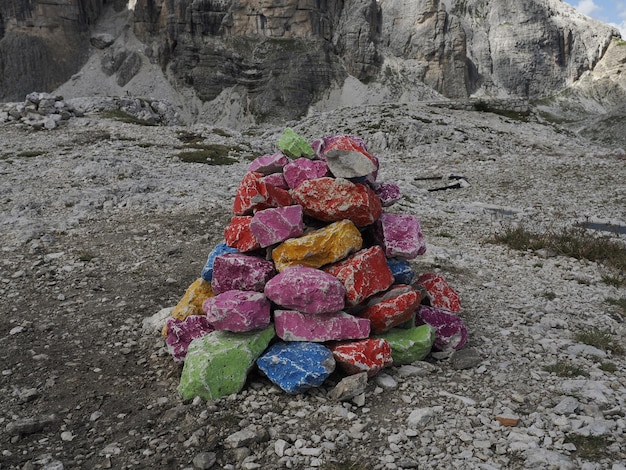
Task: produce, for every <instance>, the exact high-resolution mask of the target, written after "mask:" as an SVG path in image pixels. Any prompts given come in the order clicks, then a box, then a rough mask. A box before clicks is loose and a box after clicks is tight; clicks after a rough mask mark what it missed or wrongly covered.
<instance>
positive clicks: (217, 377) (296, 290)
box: [163, 129, 467, 399]
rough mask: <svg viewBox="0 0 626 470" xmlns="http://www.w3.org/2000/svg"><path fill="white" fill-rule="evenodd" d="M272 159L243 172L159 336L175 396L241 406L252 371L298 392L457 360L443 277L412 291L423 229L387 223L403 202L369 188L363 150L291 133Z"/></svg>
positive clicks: (372, 168) (461, 330)
mask: <svg viewBox="0 0 626 470" xmlns="http://www.w3.org/2000/svg"><path fill="white" fill-rule="evenodd" d="M276 148H277V149H276V150H277V151H276V152H275V153H273V154H271V155H264V156H262V157H259V158H257V159H256V160H255V161H254V162H252V163H251V164H250V165H249V167H248V169H247V172H246V174H245V175H243V177H242V179H241V182H240V184H239V187H238V189H237V191H236V194H235V197H234V202H233V215H232V218H231V221H230V223H229V224H228V225H227V226H226V227H225V228H224V241H223V242H222V243H219V244H217V246H215V248H214V249H213V250H212V251H211V252H210V253H209V255H208V259H207V261H206V264H205V265H204V267H203V269H202V271H201V274H200V277H199V278H198V279H197V280H196V281H195V282H194V283H193V284H191V286H189V288H188V289H187V292H186V293H185V294H184V296H183V297H182V299H181V300H180V302H179V303H178V305H176V307H175V308H174V309H173V311H172V313H171V316H170V317H169V318H168V320H167V323H166V325H165V327H164V329H163V334H164V335H165V337H166V343H167V345H168V348H169V350H170V352H171V354H172V356H173V357H174V359H175V360H176V361H184V366H183V371H182V376H181V380H180V386H179V392H180V394H181V395H182V397H183V398H192V397H195V396H200V397H202V398H204V399H215V398H218V397H221V396H224V395H229V394H232V393H236V392H238V391H240V390H241V388H242V387H243V386H244V384H245V381H246V377H247V375H248V373H249V372H250V371H251V370H252V369H253V368H257V369H258V370H259V371H260V372H261V373H262V374H264V375H265V376H266V377H267V378H268V379H269V380H270V381H272V382H273V383H275V384H276V385H277V386H278V387H280V388H281V389H283V390H284V391H285V392H287V393H302V392H305V391H306V390H308V389H310V388H311V387H319V386H320V385H322V384H323V383H324V381H325V380H326V379H327V378H328V377H329V376H330V375H331V374H333V373H336V374H343V375H344V376H351V375H360V376H362V377H372V376H374V375H376V374H377V373H378V372H379V371H380V370H382V369H383V368H385V367H389V366H391V365H392V364H395V365H402V364H410V363H412V362H415V361H420V360H422V359H424V358H425V357H426V356H427V355H428V354H429V353H430V351H431V348H435V349H437V350H452V349H460V348H462V347H463V346H464V345H465V343H466V341H467V327H466V326H465V323H464V322H463V320H462V319H461V317H460V316H459V313H460V311H461V307H460V303H459V298H458V296H457V294H456V293H455V292H454V290H453V289H452V288H451V287H450V286H449V285H448V284H447V282H446V281H445V279H444V278H443V277H441V276H440V275H438V274H435V273H424V274H422V275H421V276H419V277H418V278H417V279H416V280H415V279H414V278H415V272H414V270H413V267H412V265H411V262H410V261H411V260H413V259H414V258H415V257H417V256H419V255H421V254H423V253H424V252H425V250H426V245H425V242H424V238H423V236H422V232H421V229H420V223H419V220H418V219H417V218H416V217H415V216H413V215H409V214H398V213H394V212H393V211H387V208H388V207H391V206H392V205H393V204H394V202H396V201H397V200H399V199H400V197H401V194H400V189H399V187H398V186H397V185H395V184H393V183H385V182H379V181H377V180H376V179H377V173H378V170H379V159H378V158H377V157H375V156H374V155H372V154H370V153H369V152H368V150H367V148H366V146H365V143H364V142H363V141H362V140H361V139H359V138H357V137H353V136H348V135H335V136H330V137H325V138H323V139H320V140H317V141H315V142H313V143H312V144H311V145H309V143H308V142H307V141H306V140H305V139H303V138H302V137H301V136H299V135H298V134H296V133H295V132H294V131H293V130H292V129H287V130H285V132H284V133H283V134H282V135H281V137H280V138H279V139H278V141H277V143H276Z"/></svg>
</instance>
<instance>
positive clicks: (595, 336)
mask: <svg viewBox="0 0 626 470" xmlns="http://www.w3.org/2000/svg"><path fill="white" fill-rule="evenodd" d="M574 340H575V341H578V342H579V343H583V344H587V345H589V346H593V347H594V348H598V349H602V350H603V351H613V353H615V354H623V353H624V349H623V348H622V347H621V346H620V345H619V344H616V343H615V342H613V335H611V333H610V332H608V331H606V330H601V329H600V328H590V329H588V330H584V331H579V332H578V333H576V334H575V335H574Z"/></svg>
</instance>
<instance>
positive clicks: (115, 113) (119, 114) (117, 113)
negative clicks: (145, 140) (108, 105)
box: [100, 109, 156, 126]
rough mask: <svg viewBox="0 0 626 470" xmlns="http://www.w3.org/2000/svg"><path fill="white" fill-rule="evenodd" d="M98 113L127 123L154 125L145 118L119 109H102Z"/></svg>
mask: <svg viewBox="0 0 626 470" xmlns="http://www.w3.org/2000/svg"><path fill="white" fill-rule="evenodd" d="M100 115H101V116H102V117H104V118H108V119H113V120H115V121H120V122H125V123H127V124H137V125H139V126H156V124H154V123H152V122H150V121H146V120H145V119H139V118H137V117H135V116H132V115H130V114H128V113H127V112H125V111H122V110H121V109H111V110H109V111H102V113H100Z"/></svg>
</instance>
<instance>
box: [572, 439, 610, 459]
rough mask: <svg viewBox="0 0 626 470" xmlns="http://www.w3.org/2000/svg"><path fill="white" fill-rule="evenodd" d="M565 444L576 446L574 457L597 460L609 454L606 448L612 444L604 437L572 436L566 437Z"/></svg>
mask: <svg viewBox="0 0 626 470" xmlns="http://www.w3.org/2000/svg"><path fill="white" fill-rule="evenodd" d="M565 442H568V443H571V444H574V445H575V446H576V455H577V456H578V457H581V458H583V459H588V460H598V459H601V458H603V457H607V456H608V455H609V452H608V451H607V447H608V446H610V445H611V444H612V442H611V441H610V440H608V439H607V438H606V437H604V436H580V435H578V434H573V435H569V436H567V438H566V439H565Z"/></svg>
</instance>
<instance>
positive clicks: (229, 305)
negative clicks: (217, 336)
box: [202, 290, 270, 333]
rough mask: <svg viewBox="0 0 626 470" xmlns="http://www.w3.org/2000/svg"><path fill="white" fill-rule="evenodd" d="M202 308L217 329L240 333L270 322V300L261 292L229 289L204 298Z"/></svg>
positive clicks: (262, 326)
mask: <svg viewBox="0 0 626 470" xmlns="http://www.w3.org/2000/svg"><path fill="white" fill-rule="evenodd" d="M202 310H204V312H205V313H206V318H207V320H208V322H209V323H210V324H211V325H212V326H213V327H214V328H215V329H216V330H219V331H224V330H225V331H232V332H235V333H241V332H244V331H252V330H258V329H262V328H265V327H267V326H268V325H269V324H270V301H269V300H267V297H265V295H263V294H262V293H261V292H252V291H243V290H229V291H227V292H223V293H221V294H219V295H216V296H215V297H209V298H208V299H206V300H205V301H204V303H203V304H202Z"/></svg>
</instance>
